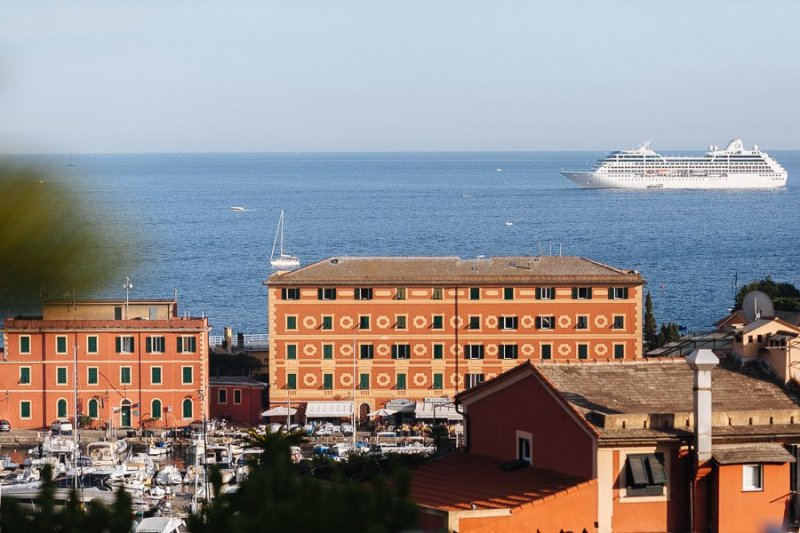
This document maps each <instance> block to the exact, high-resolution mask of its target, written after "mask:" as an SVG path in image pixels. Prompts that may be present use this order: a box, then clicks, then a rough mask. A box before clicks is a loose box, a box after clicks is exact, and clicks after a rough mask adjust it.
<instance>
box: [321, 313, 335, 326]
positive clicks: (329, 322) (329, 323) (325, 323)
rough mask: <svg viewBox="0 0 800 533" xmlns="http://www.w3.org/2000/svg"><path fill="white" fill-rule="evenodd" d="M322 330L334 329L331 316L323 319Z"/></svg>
mask: <svg viewBox="0 0 800 533" xmlns="http://www.w3.org/2000/svg"><path fill="white" fill-rule="evenodd" d="M320 329H324V330H331V329H333V317H332V316H331V315H325V316H323V317H322V326H320Z"/></svg>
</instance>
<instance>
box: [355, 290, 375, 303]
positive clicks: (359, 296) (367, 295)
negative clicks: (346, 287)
mask: <svg viewBox="0 0 800 533" xmlns="http://www.w3.org/2000/svg"><path fill="white" fill-rule="evenodd" d="M355 297H356V300H372V288H360V287H359V288H356V294H355Z"/></svg>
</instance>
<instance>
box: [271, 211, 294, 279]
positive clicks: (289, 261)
mask: <svg viewBox="0 0 800 533" xmlns="http://www.w3.org/2000/svg"><path fill="white" fill-rule="evenodd" d="M278 239H280V240H281V245H280V255H278V257H275V247H276V246H277V245H278ZM269 264H270V265H272V268H274V269H276V270H284V269H289V268H296V267H299V266H300V259H298V258H297V257H294V256H291V255H289V254H285V253H283V209H281V217H280V218H279V219H278V229H277V230H275V240H274V241H273V242H272V254H271V255H270V256H269Z"/></svg>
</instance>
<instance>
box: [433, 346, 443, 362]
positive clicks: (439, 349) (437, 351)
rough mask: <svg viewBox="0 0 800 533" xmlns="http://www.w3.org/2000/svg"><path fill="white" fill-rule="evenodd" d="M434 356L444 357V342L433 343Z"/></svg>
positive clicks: (437, 357)
mask: <svg viewBox="0 0 800 533" xmlns="http://www.w3.org/2000/svg"><path fill="white" fill-rule="evenodd" d="M433 358H434V359H444V344H434V345H433Z"/></svg>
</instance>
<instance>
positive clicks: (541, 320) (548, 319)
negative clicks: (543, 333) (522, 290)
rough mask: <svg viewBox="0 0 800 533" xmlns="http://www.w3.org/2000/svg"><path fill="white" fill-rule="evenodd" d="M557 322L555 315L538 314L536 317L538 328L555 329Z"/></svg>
mask: <svg viewBox="0 0 800 533" xmlns="http://www.w3.org/2000/svg"><path fill="white" fill-rule="evenodd" d="M555 323H556V321H555V317H554V316H553V315H546V316H537V317H536V328H537V329H553V326H554V324H555Z"/></svg>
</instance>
